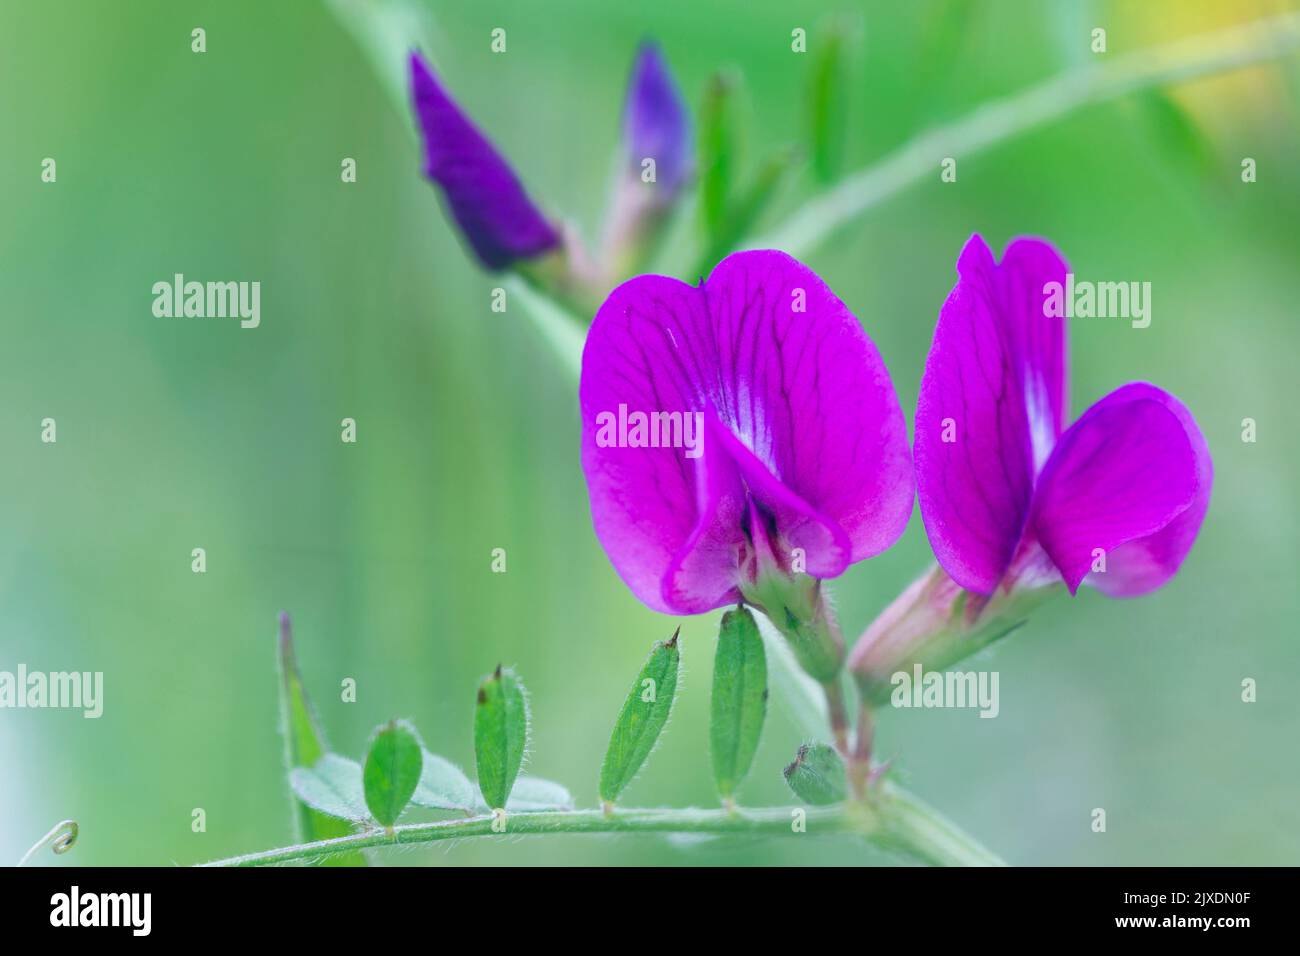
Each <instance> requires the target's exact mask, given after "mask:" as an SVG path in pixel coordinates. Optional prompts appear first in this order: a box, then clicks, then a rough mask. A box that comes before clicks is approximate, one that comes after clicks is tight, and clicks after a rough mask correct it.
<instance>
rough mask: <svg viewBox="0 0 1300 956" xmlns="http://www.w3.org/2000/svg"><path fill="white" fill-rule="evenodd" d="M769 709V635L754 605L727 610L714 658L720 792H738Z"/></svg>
mask: <svg viewBox="0 0 1300 956" xmlns="http://www.w3.org/2000/svg"><path fill="white" fill-rule="evenodd" d="M766 714H767V658H766V656H765V655H764V653H763V638H762V637H761V636H760V635H759V633H758V625H757V624H756V623H755V621H754V615H753V614H751V613H750V612H749V608H746V607H740V608H737V609H735V610H731V611H728V612H727V613H726V614H724V615H722V628H721V630H720V631H719V632H718V648H717V652H716V653H715V654H714V657H713V698H712V710H711V713H710V719H709V746H710V751H711V752H712V755H713V781H714V783H715V784H717V787H718V795H719V796H720V797H723V798H724V799H728V798H730V797H731V796H732V794H734V793H735V792H736V788H737V787H739V786H740V783H741V781H742V780H744V779H745V775H746V774H748V773H749V768H750V766H751V765H752V764H753V762H754V753H755V752H756V751H757V750H758V740H759V737H760V736H761V735H762V733H763V718H764V717H765V716H766Z"/></svg>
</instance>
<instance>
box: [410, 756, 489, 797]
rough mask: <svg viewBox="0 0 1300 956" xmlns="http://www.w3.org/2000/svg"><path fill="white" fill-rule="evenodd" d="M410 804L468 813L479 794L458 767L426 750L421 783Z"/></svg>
mask: <svg viewBox="0 0 1300 956" xmlns="http://www.w3.org/2000/svg"><path fill="white" fill-rule="evenodd" d="M411 802H412V803H414V804H415V805H416V806H417V807H429V808H431V809H434V810H464V811H465V812H467V813H468V812H469V811H471V810H473V809H474V806H475V804H476V803H478V793H477V792H476V791H475V789H474V784H472V783H470V780H469V777H467V776H465V774H464V772H463V771H462V770H461V769H460V767H457V766H456V765H455V764H454V763H452V762H451V761H450V760H448V759H447V758H446V757H439V756H438V755H437V754H431V753H429V751H427V750H426V751H424V765H423V767H422V769H421V770H420V782H419V783H418V784H417V785H416V788H415V793H413V794H412V795H411Z"/></svg>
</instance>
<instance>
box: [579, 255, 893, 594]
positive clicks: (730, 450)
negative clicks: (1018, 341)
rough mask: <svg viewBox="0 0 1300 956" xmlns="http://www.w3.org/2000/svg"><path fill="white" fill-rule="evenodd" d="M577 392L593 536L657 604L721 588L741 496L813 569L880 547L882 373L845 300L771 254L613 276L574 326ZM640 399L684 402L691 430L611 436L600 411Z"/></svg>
mask: <svg viewBox="0 0 1300 956" xmlns="http://www.w3.org/2000/svg"><path fill="white" fill-rule="evenodd" d="M580 402H581V408H582V418H583V469H584V471H585V473H586V475H587V483H588V490H589V493H590V497H591V506H592V520H593V524H594V526H595V529H596V534H597V537H598V538H599V539H600V541H601V543H602V544H603V545H604V547H605V549H606V551H607V552H608V554H609V556H610V560H611V561H612V562H613V564H614V566H615V568H616V569H617V570H618V572H619V574H620V575H621V576H622V577H623V579H624V580H625V581H626V582H627V583H628V585H629V586H630V587H631V588H632V590H633V591H634V592H635V593H636V594H637V596H638V597H639V598H640V599H641V600H642V601H643V602H644V603H646V604H647V605H649V606H650V607H652V608H655V609H656V610H666V611H673V612H676V613H692V612H695V611H699V610H705V609H707V607H718V606H721V605H723V604H726V603H728V602H729V601H730V600H733V599H734V596H735V595H734V592H733V590H732V588H733V587H734V585H735V583H736V581H737V580H738V574H739V559H740V556H741V554H742V551H743V549H744V547H745V545H746V535H745V529H744V528H743V527H742V515H744V514H747V513H748V512H747V511H746V510H745V509H746V508H747V507H748V503H747V502H746V501H745V500H744V498H752V499H753V500H755V501H757V502H758V504H760V505H761V506H762V510H763V512H764V513H765V514H767V515H770V516H772V517H773V518H774V520H775V532H776V534H777V536H778V538H779V539H780V543H781V545H782V546H783V547H790V548H794V547H799V548H802V549H804V550H805V552H806V569H807V570H808V572H809V573H811V574H814V575H826V576H832V575H835V574H838V573H840V572H841V571H842V570H843V569H844V566H845V565H846V564H847V562H848V561H856V560H860V559H862V558H864V557H868V556H870V555H872V554H876V553H878V552H879V551H881V550H883V549H884V548H886V547H888V546H889V545H890V544H892V543H893V541H894V540H895V539H897V537H898V536H899V535H900V534H901V533H902V531H903V528H904V527H905V526H906V523H907V519H908V516H909V514H910V513H911V508H912V496H913V484H912V473H911V468H910V461H909V456H908V453H907V443H906V429H905V425H904V422H903V416H902V410H901V408H900V407H899V405H898V400H897V397H896V396H895V394H894V391H893V386H892V384H891V383H890V380H889V375H888V372H887V371H886V370H885V367H884V364H883V362H881V360H880V356H879V354H878V353H877V352H876V349H875V346H874V345H873V344H872V343H871V341H870V339H868V338H867V336H866V335H865V333H864V332H863V331H862V328H861V326H859V325H858V323H857V320H856V319H855V318H854V317H853V316H852V314H850V313H849V311H848V310H847V309H846V308H845V307H844V305H843V303H841V302H840V301H839V300H838V299H837V298H836V297H835V296H834V294H833V293H832V292H831V291H830V290H829V289H828V288H827V287H826V286H825V284H824V283H823V282H822V281H821V280H820V279H819V278H818V277H817V276H816V275H815V274H814V273H813V272H812V271H811V270H809V269H807V268H806V267H804V266H802V265H800V264H799V263H798V262H796V261H795V260H793V259H791V258H790V257H789V256H786V255H784V254H783V253H779V252H747V253H739V254H737V255H734V256H731V257H729V258H728V259H727V260H725V261H724V262H723V263H721V264H720V265H719V266H718V267H717V269H715V270H714V272H713V274H712V275H711V276H710V277H709V279H708V280H707V281H706V282H705V283H704V284H703V285H701V286H700V287H699V288H694V287H691V286H688V285H686V284H684V283H681V282H678V281H676V280H674V279H669V278H665V277H662V276H641V277H638V278H636V279H633V280H631V281H630V282H627V283H624V284H623V285H622V286H620V287H619V288H618V289H616V290H614V292H613V293H611V294H610V297H609V298H608V299H607V300H606V302H605V304H604V305H602V306H601V308H600V310H599V311H598V312H597V314H596V318H595V321H594V322H593V323H592V327H591V330H590V332H589V333H588V338H587V345H586V349H585V350H584V353H583V372H582V385H581V389H580ZM636 412H642V413H645V414H646V415H648V416H662V415H665V414H667V415H668V416H669V417H670V418H671V416H672V413H684V414H685V415H688V416H689V415H690V414H692V413H696V414H698V416H699V420H700V421H702V422H703V423H704V425H703V427H702V428H700V427H698V426H697V427H695V429H694V430H695V431H697V432H700V431H702V433H703V439H704V440H703V442H702V446H701V447H698V448H697V449H696V450H695V452H694V453H693V454H687V451H688V449H684V448H682V447H677V446H676V445H674V444H673V443H671V442H658V441H656V444H657V445H658V447H644V446H643V447H626V445H625V443H622V442H614V443H611V442H610V437H611V436H610V434H609V432H608V428H609V425H610V423H611V421H613V420H614V418H615V417H617V416H619V415H625V416H631V415H633V414H634V413H636ZM688 420H689V419H684V422H685V421H688ZM602 422H603V423H604V425H605V427H606V432H605V433H604V434H603V435H602V432H601V423H602ZM632 444H636V442H632ZM643 445H644V443H643ZM742 496H743V497H742ZM785 557H788V555H787V556H785ZM724 585H725V587H724ZM702 605H707V607H705V606H702Z"/></svg>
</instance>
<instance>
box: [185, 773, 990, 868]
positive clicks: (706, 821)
mask: <svg viewBox="0 0 1300 956" xmlns="http://www.w3.org/2000/svg"><path fill="white" fill-rule="evenodd" d="M492 823H493V818H492V817H491V816H477V817H471V818H469V819H466V820H443V821H438V822H436V823H409V824H405V825H403V826H398V827H394V828H393V830H392V833H391V834H390V833H387V832H385V831H383V830H371V831H368V832H365V833H358V834H355V835H353V836H346V837H336V838H335V839H332V840H318V841H316V842H314V843H302V844H298V845H296V846H287V847H282V848H281V849H278V850H265V851H263V852H260V853H249V854H246V855H244V856H235V857H230V858H229V859H225V860H214V861H213V862H211V863H207V864H204V865H205V866H267V865H270V864H275V863H294V862H308V861H310V862H315V861H318V860H321V859H324V858H326V857H330V856H333V855H335V854H338V853H347V852H351V851H355V850H363V849H368V848H376V847H384V846H413V845H416V844H422V843H438V842H441V841H443V840H461V839H464V838H466V837H477V836H493V835H497V834H496V833H495V831H494V830H493V829H492ZM797 823H802V827H801V826H797V825H796V824H797ZM552 833H705V834H715V835H725V834H744V835H750V836H773V837H775V836H794V837H808V836H828V835H845V836H860V837H863V838H865V839H867V840H868V841H870V842H872V843H874V844H876V845H877V846H879V847H881V848H882V849H885V850H888V851H890V852H894V853H899V854H902V855H904V856H906V857H908V858H910V859H912V860H914V861H917V862H921V863H928V864H931V865H934V866H1001V865H1004V864H1003V861H1002V860H1000V859H999V858H998V857H997V856H995V855H994V854H993V853H991V852H990V851H989V850H987V849H985V848H984V847H983V846H981V845H980V844H978V843H976V842H975V841H974V840H973V839H972V838H970V837H969V836H967V835H966V834H964V833H962V832H961V831H960V830H958V829H957V828H955V827H954V826H953V825H952V824H951V823H949V822H948V821H947V820H946V819H944V818H943V817H942V816H940V815H939V814H938V813H936V812H935V811H934V810H932V809H930V808H929V807H928V806H926V805H925V804H924V803H922V802H921V801H920V800H917V799H916V798H915V797H913V796H911V795H910V794H908V793H906V792H905V791H902V790H900V789H898V788H897V787H893V786H884V787H882V788H880V789H879V790H878V791H877V792H876V793H874V794H873V795H872V797H871V798H870V799H868V800H866V801H864V802H853V803H844V804H837V805H835V806H830V807H799V808H794V807H768V808H765V809H761V810H748V809H733V810H727V809H721V810H697V809H684V810H666V809H664V810H659V809H656V810H620V809H616V810H614V811H613V812H612V813H606V812H605V811H603V810H557V811H552V812H545V813H519V814H516V815H514V816H511V817H509V818H508V820H507V825H506V830H505V833H504V834H500V835H502V836H507V837H509V836H521V835H529V834H531V835H539V834H552Z"/></svg>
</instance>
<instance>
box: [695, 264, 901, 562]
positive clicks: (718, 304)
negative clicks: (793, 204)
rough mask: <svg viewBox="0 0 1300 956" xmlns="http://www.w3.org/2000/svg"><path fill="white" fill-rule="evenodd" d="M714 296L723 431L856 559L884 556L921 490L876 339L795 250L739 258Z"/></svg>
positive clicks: (716, 389)
mask: <svg viewBox="0 0 1300 956" xmlns="http://www.w3.org/2000/svg"><path fill="white" fill-rule="evenodd" d="M703 291H704V294H705V296H706V297H707V298H708V302H709V314H710V317H711V319H712V327H711V329H710V330H709V337H708V338H707V339H702V340H701V341H700V343H699V347H698V348H697V351H701V350H702V351H704V352H707V353H711V355H712V362H713V369H712V371H711V372H710V373H709V376H708V379H707V380H706V381H705V385H706V386H707V389H708V392H709V394H710V396H711V398H713V400H714V401H715V404H716V406H717V408H718V410H719V416H720V417H721V419H722V421H723V423H724V424H726V425H728V426H729V428H730V430H731V432H732V434H734V435H735V436H736V437H737V438H738V439H739V440H740V442H741V443H742V444H743V445H744V446H745V447H746V448H748V449H749V450H750V451H751V452H752V453H753V454H754V456H755V457H756V458H757V459H758V460H759V461H761V462H762V463H763V465H764V466H765V467H766V469H767V471H768V473H770V474H771V475H773V476H775V477H776V479H777V480H778V481H780V482H781V484H783V485H784V486H785V487H786V488H787V489H789V490H790V491H791V492H792V493H793V494H794V495H795V496H797V497H798V498H799V499H800V500H802V501H803V502H806V503H807V505H808V506H810V507H811V508H812V509H814V510H815V511H816V513H817V514H818V515H819V516H820V520H824V521H828V522H831V523H834V524H835V525H838V526H839V527H840V528H841V529H843V531H844V534H845V535H846V536H847V538H848V542H849V548H850V551H849V561H850V562H855V561H861V560H863V559H864V558H869V557H871V556H873V555H876V554H879V553H880V552H881V551H884V550H885V549H886V548H888V547H889V546H890V545H892V544H893V543H894V542H895V541H896V540H898V536H899V535H901V534H902V533H903V529H904V528H906V527H907V520H908V518H909V517H910V516H911V514H912V500H913V497H914V495H915V483H914V477H913V472H912V462H911V456H910V455H909V454H908V449H907V426H906V423H905V422H904V420H903V411H902V408H901V407H900V406H899V404H898V396H897V395H896V394H895V392H894V385H893V382H892V381H891V380H890V377H889V371H888V369H886V368H885V363H884V361H883V360H882V359H881V357H880V353H879V352H878V351H877V350H876V346H875V343H873V342H872V341H871V339H870V338H868V337H867V335H866V333H865V332H863V331H862V326H861V325H860V324H859V323H858V320H857V319H856V318H854V316H853V314H852V313H851V312H850V311H849V310H848V308H847V307H846V306H845V305H844V303H843V302H841V301H840V300H839V299H838V298H837V297H836V295H835V293H834V292H832V291H831V290H830V288H829V287H828V286H827V285H826V284H825V283H824V282H822V280H821V279H820V278H818V276H817V274H816V273H815V272H813V271H812V270H811V269H809V268H808V267H807V266H804V265H803V264H801V263H800V262H798V261H797V260H795V259H793V258H791V257H790V256H788V255H786V254H785V253H784V252H776V251H756V252H741V253H736V254H735V255H731V256H728V257H727V258H726V259H724V260H723V261H722V262H721V263H719V264H718V266H717V267H716V268H715V269H714V270H713V272H712V274H711V275H710V276H709V278H708V281H707V282H706V283H705V284H704V287H703ZM800 308H802V311H796V309H800ZM760 500H761V498H760ZM764 503H765V504H767V505H768V506H769V507H773V506H774V505H775V502H773V501H765V502H764ZM785 530H786V529H784V528H783V529H782V531H783V532H784V531H785ZM811 558H812V554H811V552H809V559H810V560H811Z"/></svg>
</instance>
